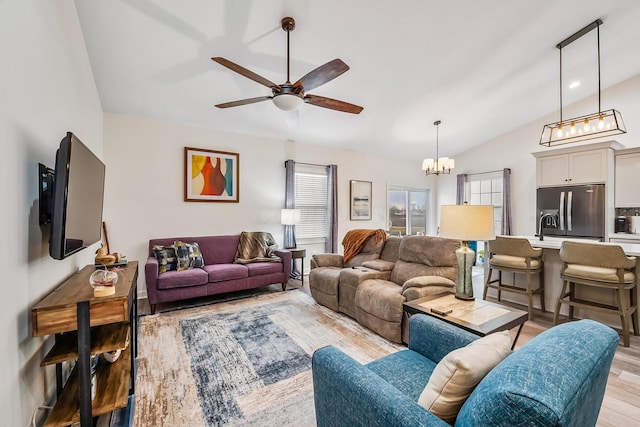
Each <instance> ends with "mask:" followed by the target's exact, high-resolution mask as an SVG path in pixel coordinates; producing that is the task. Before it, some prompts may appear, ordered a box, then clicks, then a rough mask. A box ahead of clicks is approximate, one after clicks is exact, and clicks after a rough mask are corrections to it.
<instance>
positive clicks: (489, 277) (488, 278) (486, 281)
mask: <svg viewBox="0 0 640 427" xmlns="http://www.w3.org/2000/svg"><path fill="white" fill-rule="evenodd" d="M492 271H493V270H492V269H491V267H489V271H488V272H487V280H485V281H484V294H483V295H482V299H483V300H486V299H487V291H488V290H489V283H490V282H491V272H492Z"/></svg>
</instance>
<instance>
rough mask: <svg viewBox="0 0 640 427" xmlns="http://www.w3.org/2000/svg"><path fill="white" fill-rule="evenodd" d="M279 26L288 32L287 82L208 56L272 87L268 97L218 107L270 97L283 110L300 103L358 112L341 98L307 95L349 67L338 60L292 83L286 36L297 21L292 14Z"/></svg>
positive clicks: (227, 106) (356, 107)
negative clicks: (270, 78) (265, 76)
mask: <svg viewBox="0 0 640 427" xmlns="http://www.w3.org/2000/svg"><path fill="white" fill-rule="evenodd" d="M281 24H282V29H283V30H284V31H286V32H287V81H286V82H285V83H282V84H279V85H278V84H275V83H273V82H272V81H270V80H268V79H266V78H264V77H262V76H260V75H258V74H256V73H254V72H253V71H249V70H247V69H246V68H244V67H242V66H240V65H238V64H236V63H234V62H231V61H229V60H228V59H225V58H221V57H219V56H218V57H215V58H211V59H212V60H213V61H215V62H217V63H218V64H220V65H223V66H225V67H227V68H228V69H230V70H231V71H235V72H236V73H238V74H241V75H242V76H244V77H246V78H248V79H251V80H253V81H254V82H257V83H260V84H261V85H264V86H267V87H268V88H270V89H271V91H272V95H271V96H259V97H256V98H248V99H240V100H238V101H232V102H226V103H224V104H218V105H216V107H218V108H229V107H238V106H240V105H247V104H255V103H256V102H262V101H266V100H269V99H271V100H272V101H273V103H274V104H275V106H276V107H278V108H280V109H281V110H284V111H293V110H297V109H298V108H299V107H300V106H301V105H302V104H303V103H307V104H311V105H315V106H317V107H323V108H328V109H330V110H336V111H342V112H345V113H352V114H359V113H360V112H361V111H362V107H360V106H359V105H354V104H350V103H348V102H344V101H340V100H337V99H332V98H326V97H324V96H317V95H310V94H307V93H306V92H308V91H310V90H311V89H315V88H317V87H318V86H321V85H323V84H325V83H328V82H330V81H331V80H333V79H335V78H336V77H338V76H339V75H341V74H343V73H344V72H346V71H347V70H348V69H349V66H348V65H347V64H345V63H344V62H342V60H340V59H337V58H336V59H334V60H333V61H329V62H327V63H326V64H324V65H321V66H319V67H318V68H316V69H314V70H312V71H310V72H309V73H307V74H306V75H305V76H304V77H302V78H301V79H300V80H298V81H297V82H295V83H293V84H292V83H291V80H290V79H289V35H290V33H291V31H293V29H294V28H295V26H296V21H295V20H294V19H293V18H291V17H286V18H282V21H281Z"/></svg>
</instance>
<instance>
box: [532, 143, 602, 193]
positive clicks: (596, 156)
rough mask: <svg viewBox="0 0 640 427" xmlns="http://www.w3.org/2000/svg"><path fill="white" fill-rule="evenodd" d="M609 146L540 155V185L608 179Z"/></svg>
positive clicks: (582, 182) (537, 173)
mask: <svg viewBox="0 0 640 427" xmlns="http://www.w3.org/2000/svg"><path fill="white" fill-rule="evenodd" d="M608 155H609V149H608V148H599V149H596V150H585V151H578V152H572V153H564V154H555V155H549V156H540V157H538V158H537V162H536V181H537V186H538V187H553V186H558V185H579V184H599V183H605V182H606V181H607V164H608V162H607V156H608Z"/></svg>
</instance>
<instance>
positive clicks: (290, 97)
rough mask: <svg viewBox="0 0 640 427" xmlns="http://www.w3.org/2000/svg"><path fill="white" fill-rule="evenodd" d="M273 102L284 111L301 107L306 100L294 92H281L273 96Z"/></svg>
mask: <svg viewBox="0 0 640 427" xmlns="http://www.w3.org/2000/svg"><path fill="white" fill-rule="evenodd" d="M272 101H273V104H274V105H275V106H276V107H278V108H279V109H281V110H283V111H293V110H297V109H298V108H300V106H301V105H302V104H304V101H303V100H302V98H300V97H299V96H298V95H295V94H293V93H281V94H280V95H276V96H274V97H273V100H272Z"/></svg>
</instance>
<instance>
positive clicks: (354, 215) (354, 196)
mask: <svg viewBox="0 0 640 427" xmlns="http://www.w3.org/2000/svg"><path fill="white" fill-rule="evenodd" d="M371 186H372V184H371V181H355V180H352V181H350V191H349V200H350V203H349V204H350V219H351V220H352V221H370V220H371V206H372V205H371Z"/></svg>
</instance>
